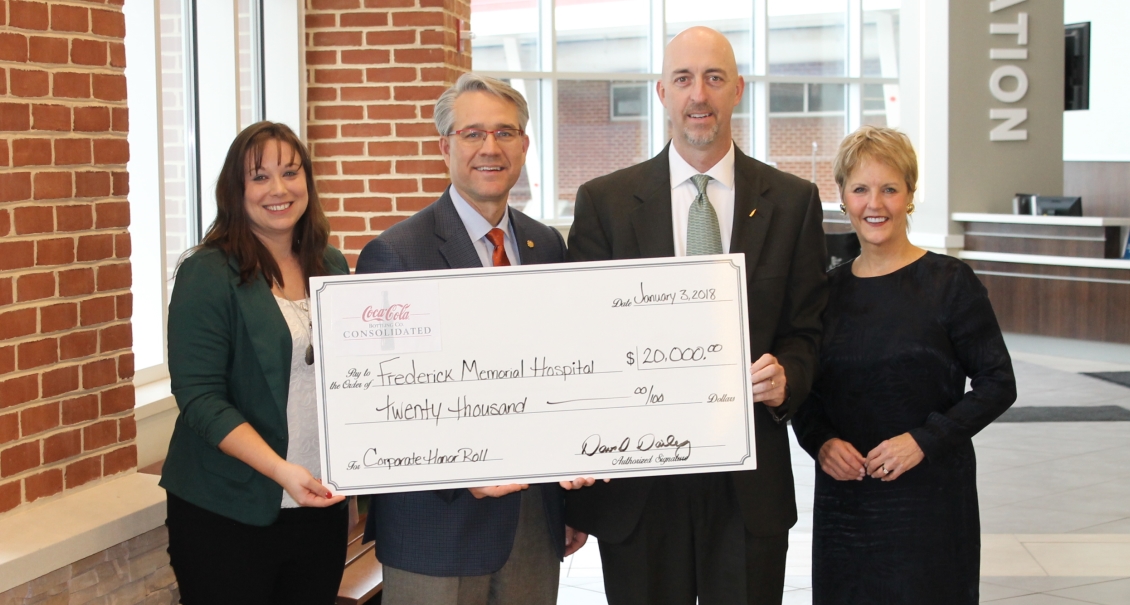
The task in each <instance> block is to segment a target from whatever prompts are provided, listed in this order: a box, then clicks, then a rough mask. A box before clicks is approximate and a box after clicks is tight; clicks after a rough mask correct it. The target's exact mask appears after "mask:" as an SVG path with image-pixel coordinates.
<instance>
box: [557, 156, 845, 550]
mask: <svg viewBox="0 0 1130 605" xmlns="http://www.w3.org/2000/svg"><path fill="white" fill-rule="evenodd" d="M669 149H670V145H668V147H667V148H666V149H664V150H663V152H662V153H660V154H659V155H657V156H655V157H654V158H652V159H650V160H648V161H646V162H643V163H640V164H637V165H635V166H631V167H629V168H625V169H623V170H619V171H617V172H613V173H612V174H609V175H607V176H603V177H600V178H597V179H594V180H592V181H589V182H588V183H585V184H584V185H582V186H581V188H580V189H579V190H578V191H577V204H576V209H575V210H574V220H573V228H572V230H571V231H570V232H569V251H568V255H567V258H568V260H570V261H594V260H609V259H630V258H647V257H663V256H674V254H675V244H674V241H673V239H672V225H671V187H670V183H671V177H670V164H669V163H668V157H667V154H668V151H669ZM734 173H735V177H736V178H735V199H734V225H733V232H732V236H731V241H730V252H734V253H744V254H745V257H746V272H747V274H746V279H747V292H748V297H749V316H750V326H749V338H750V355H751V358H752V359H757V358H759V357H761V355H762V354H764V353H772V354H773V355H775V356H776V357H777V359H778V361H779V362H780V364H781V365H782V366H784V368H785V375H786V376H787V377H788V384H789V389H790V391H791V396H790V397H789V400H788V401H787V402H786V403H785V404H784V405H783V406H781V407H780V408H777V410H776V412H777V414H778V415H779V416H780V419H775V418H773V416H772V415H771V414H770V413H769V411H768V409H767V408H766V407H765V406H764V405H762V404H760V403H757V404H754V408H755V409H754V418H755V419H754V425H755V429H756V431H755V438H756V441H757V470H754V471H741V472H734V473H732V475H733V482H734V487H735V491H736V493H737V496H738V500H739V502H740V504H741V508H742V515H743V517H744V519H745V524H746V528H747V529H748V530H749V531H750V532H751V533H753V534H755V535H772V534H778V533H781V532H784V531H787V530H788V529H789V528H790V527H792V526H793V525H794V524H795V523H796V519H797V514H796V499H795V497H794V492H793V474H792V466H791V462H790V457H789V437H788V432H787V426H786V421H787V419H788V418H790V417H791V416H792V414H793V413H794V412H795V411H796V408H797V406H798V405H800V403H801V402H803V401H804V400H805V398H807V397H808V392H809V389H810V388H811V387H812V383H813V379H814V375H815V372H816V368H817V361H818V357H817V354H818V349H819V346H820V333H821V329H822V325H821V314H822V313H823V311H824V306H825V304H826V303H827V300H828V292H827V281H826V279H825V276H824V259H825V245H824V231H823V228H822V226H821V223H822V221H823V211H822V209H821V207H820V194H819V192H818V191H817V189H816V185H814V184H812V183H810V182H808V181H805V180H804V179H801V178H798V177H795V176H793V175H791V174H786V173H784V172H781V171H779V170H777V169H775V168H771V167H769V166H767V165H765V164H763V163H761V162H759V161H757V160H755V159H753V158H750V157H749V156H747V155H745V154H744V153H742V152H741V150H735V158H734ZM755 210H756V213H754V211H755ZM653 483H654V479H653V478H650V477H645V478H635V479H615V480H613V481H612V482H610V483H606V484H605V483H597V485H594V486H593V487H590V488H585V489H582V490H574V491H571V492H569V493H568V495H567V497H566V507H565V514H566V522H567V523H568V524H569V525H570V526H572V527H574V528H576V529H579V530H581V531H586V532H588V533H591V534H593V535H595V536H597V537H598V538H600V539H601V540H605V541H608V542H610V543H616V542H621V541H623V540H625V539H626V538H627V537H628V536H629V534H631V532H632V530H633V529H635V527H636V525H637V523H638V522H639V519H640V515H641V513H642V511H643V506H644V503H645V502H646V501H647V496H648V493H649V492H650V490H651V486H652V484H653Z"/></svg>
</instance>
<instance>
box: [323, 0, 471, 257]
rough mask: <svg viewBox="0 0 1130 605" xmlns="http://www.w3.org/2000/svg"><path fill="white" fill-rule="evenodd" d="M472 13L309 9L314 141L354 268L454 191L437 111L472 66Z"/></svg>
mask: <svg viewBox="0 0 1130 605" xmlns="http://www.w3.org/2000/svg"><path fill="white" fill-rule="evenodd" d="M470 14H471V8H470V3H469V0H306V86H307V88H306V100H307V127H306V133H307V139H308V141H309V143H310V147H311V154H312V156H313V160H314V172H315V174H316V176H317V186H318V193H319V194H320V195H321V196H322V203H323V205H324V206H325V209H326V213H327V214H328V215H329V219H330V225H331V227H332V229H333V234H334V235H333V238H332V240H331V242H332V243H333V245H335V246H337V247H338V248H340V249H341V250H342V251H343V252H344V253H345V255H346V258H348V259H349V262H350V264H351V265H352V264H354V263H355V262H356V259H357V254H358V253H359V252H360V251H361V248H362V247H364V245H365V243H367V242H368V241H369V240H370V239H372V238H373V237H375V236H376V235H378V234H379V233H380V232H381V231H384V230H385V229H387V228H389V227H390V226H392V225H394V224H395V223H397V222H398V221H400V220H403V219H404V218H405V217H407V216H410V215H411V214H412V213H414V212H416V211H417V210H420V209H421V208H423V207H424V206H427V205H428V204H430V203H431V202H432V201H433V200H435V199H436V198H437V197H438V196H439V195H440V194H441V193H443V190H444V188H445V187H446V186H447V183H448V179H447V168H446V166H445V165H444V163H443V158H442V157H440V154H439V145H438V143H437V142H436V141H437V138H438V134H437V133H436V130H435V126H434V125H433V124H432V121H431V120H432V110H433V108H434V107H435V100H436V98H438V97H439V95H440V93H441V92H443V90H444V89H445V88H447V87H448V86H450V85H451V84H453V83H454V82H455V80H456V79H457V78H458V77H459V75H460V74H462V73H463V72H465V71H467V70H469V69H470V67H471V55H470V46H469V44H468V45H467V52H462V50H461V49H460V48H459V47H458V46H459V28H460V24H462V27H463V28H464V29H468V28H469V19H470Z"/></svg>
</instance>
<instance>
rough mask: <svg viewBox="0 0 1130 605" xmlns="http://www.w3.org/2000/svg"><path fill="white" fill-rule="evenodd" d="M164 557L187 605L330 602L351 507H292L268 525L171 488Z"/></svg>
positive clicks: (308, 604) (326, 604)
mask: <svg viewBox="0 0 1130 605" xmlns="http://www.w3.org/2000/svg"><path fill="white" fill-rule="evenodd" d="M165 525H166V526H167V527H168V528H169V559H170V564H171V565H172V568H173V573H174V574H176V577H177V584H178V585H179V587H180V595H181V603H183V604H184V605H227V604H231V605H237V604H238V605H254V604H259V603H262V604H264V605H266V604H268V603H270V604H272V605H274V604H286V603H293V604H294V605H332V604H333V602H334V600H335V598H336V597H337V590H338V587H339V586H340V585H341V575H342V572H344V570H345V548H346V542H347V540H348V531H349V511H348V509H347V508H346V507H345V505H344V504H339V505H337V506H333V507H330V508H289V509H283V510H281V511H280V512H279V518H278V520H277V521H275V523H274V524H272V525H269V526H267V527H256V526H253V525H246V524H243V523H240V522H238V521H234V520H232V519H229V518H227V517H224V516H222V515H217V514H216V513H213V512H210V511H207V510H204V509H203V508H200V507H198V506H195V505H193V504H189V503H188V502H186V501H184V500H182V499H180V498H178V497H176V496H174V495H173V494H168V516H167V518H166V519H165Z"/></svg>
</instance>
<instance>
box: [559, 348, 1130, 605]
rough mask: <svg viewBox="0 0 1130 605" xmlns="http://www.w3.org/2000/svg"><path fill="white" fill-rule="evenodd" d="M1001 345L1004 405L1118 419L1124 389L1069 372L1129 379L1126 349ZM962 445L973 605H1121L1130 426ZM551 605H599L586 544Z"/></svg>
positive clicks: (1129, 403) (789, 581) (806, 567)
mask: <svg viewBox="0 0 1130 605" xmlns="http://www.w3.org/2000/svg"><path fill="white" fill-rule="evenodd" d="M1006 339H1007V340H1008V344H1009V349H1010V350H1011V351H1012V354H1013V360H1014V365H1015V369H1016V375H1017V387H1018V391H1019V396H1018V398H1017V403H1016V405H1018V406H1067V405H1121V406H1122V407H1125V408H1128V409H1130V388H1125V387H1122V386H1119V385H1116V384H1112V383H1108V382H1104V381H1101V380H1097V379H1094V378H1091V377H1089V376H1083V375H1081V374H1080V372H1111V371H1130V346H1123V345H1112V344H1108V343H1084V342H1080V341H1064V340H1059V339H1047V338H1040V337H1032V336H1020V335H1007V337H1006ZM1050 352H1054V353H1055V355H1051V354H1049V353H1050ZM974 443H975V445H976V448H977V458H978V474H977V479H978V481H977V483H978V491H979V494H980V501H981V531H982V552H981V559H982V561H981V602H982V603H993V604H994V605H1079V604H1092V605H1130V422H1049V423H998V424H993V425H990V426H989V427H988V428H987V429H985V430H984V431H982V432H981V434H979V435H977V437H976V438H975V439H974ZM792 456H793V473H794V475H795V477H796V487H797V496H796V497H797V507H798V509H799V511H800V520H799V521H798V522H797V525H796V527H794V528H793V530H792V532H791V533H790V535H789V559H788V563H787V571H786V574H787V575H786V578H785V585H786V587H785V591H786V592H785V595H784V603H785V604H786V605H810V604H811V602H812V599H811V580H812V577H811V569H810V564H809V556H810V544H811V532H812V485H813V473H814V472H815V469H814V465H813V462H812V459H811V458H809V457H808V455H807V454H805V453H804V452H803V451H802V450H801V449H800V448H799V447H798V446H797V445H796V443H795V441H794V443H793V452H792ZM558 603H560V604H561V605H589V604H594V605H595V604H600V605H603V604H604V603H606V601H605V598H604V585H603V579H602V576H601V570H600V553H599V551H598V549H597V548H596V544H595V541H593V542H590V544H588V545H586V546H585V548H583V549H581V551H580V552H578V553H577V554H575V555H573V556H572V557H570V558H569V559H566V560H565V562H564V563H563V564H562V568H561V590H560V596H559V599H558Z"/></svg>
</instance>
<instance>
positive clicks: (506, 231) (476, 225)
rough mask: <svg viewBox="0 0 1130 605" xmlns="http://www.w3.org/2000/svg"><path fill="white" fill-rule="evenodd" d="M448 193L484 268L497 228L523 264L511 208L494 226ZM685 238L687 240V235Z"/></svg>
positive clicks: (489, 263)
mask: <svg viewBox="0 0 1130 605" xmlns="http://www.w3.org/2000/svg"><path fill="white" fill-rule="evenodd" d="M447 192H448V194H449V195H450V196H451V202H452V203H453V204H455V211H456V212H458V213H459V218H460V219H462V220H463V227H464V228H465V229H466V230H467V236H468V237H470V238H471V243H472V244H474V245H475V252H477V253H478V254H479V260H480V261H482V262H483V266H484V267H493V266H494V244H492V243H490V240H489V239H487V233H489V232H490V230H491V229H494V228H495V227H498V228H499V229H502V233H503V236H504V237H503V238H502V246H503V250H505V251H506V258H507V259H508V260H509V261H510V264H511V265H520V264H522V258H521V257H520V256H518V247H517V246H516V245H515V243H514V241H515V240H514V228H513V227H512V226H511V225H510V206H506V210H504V211H503V212H502V220H500V221H498V224H497V225H492V224H490V221H488V220H487V219H485V218H483V215H481V214H479V211H478V210H475V208H474V207H473V206H471V204H469V203H468V202H467V200H465V199H463V196H461V195H459V191H458V190H456V189H455V187H454V186H449V187H448V188H447ZM683 237H684V239H685V238H686V236H685V235H684V236H683Z"/></svg>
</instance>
